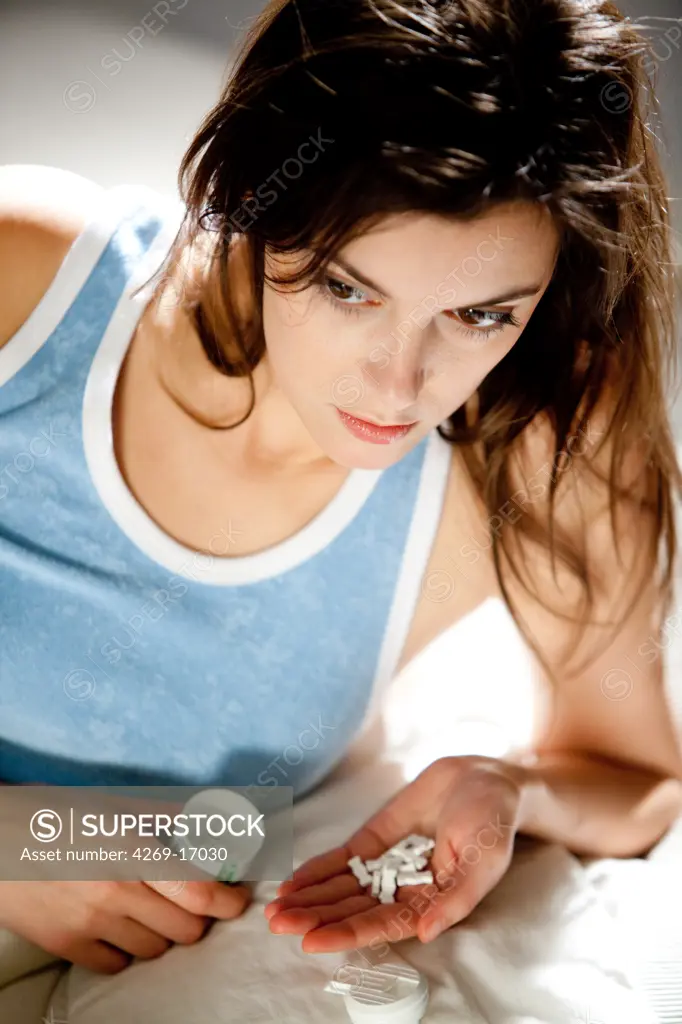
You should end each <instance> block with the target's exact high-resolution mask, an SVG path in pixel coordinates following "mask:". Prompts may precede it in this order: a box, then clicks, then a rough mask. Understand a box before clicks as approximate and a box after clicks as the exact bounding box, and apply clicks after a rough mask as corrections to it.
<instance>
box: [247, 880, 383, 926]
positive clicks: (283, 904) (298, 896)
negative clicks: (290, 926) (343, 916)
mask: <svg viewBox="0 0 682 1024" xmlns="http://www.w3.org/2000/svg"><path fill="white" fill-rule="evenodd" d="M363 892H364V890H363V888H362V886H361V885H360V883H359V882H358V880H357V878H356V877H355V875H352V874H351V873H350V872H349V873H348V874H346V875H336V877H335V878H330V879H329V880H328V881H327V882H321V883H320V884H319V885H308V886H306V888H305V889H298V890H297V891H296V892H293V893H291V894H290V895H289V896H280V897H279V898H278V899H276V900H273V901H272V902H271V903H269V904H268V907H267V909H268V911H270V910H271V908H274V910H273V911H272V913H279V912H280V911H282V910H290V909H291V908H293V907H316V906H323V905H325V904H327V903H335V902H336V901H337V900H343V899H346V897H347V896H357V895H358V894H360V893H363ZM267 916H268V917H271V916H272V914H270V913H269V914H268V915H267Z"/></svg>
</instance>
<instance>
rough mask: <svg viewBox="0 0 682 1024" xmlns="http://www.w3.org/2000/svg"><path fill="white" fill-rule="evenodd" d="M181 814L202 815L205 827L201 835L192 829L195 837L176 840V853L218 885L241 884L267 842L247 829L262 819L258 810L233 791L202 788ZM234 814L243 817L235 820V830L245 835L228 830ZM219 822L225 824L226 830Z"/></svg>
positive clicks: (190, 799)
mask: <svg viewBox="0 0 682 1024" xmlns="http://www.w3.org/2000/svg"><path fill="white" fill-rule="evenodd" d="M182 813H183V814H203V815H206V821H205V822H203V823H202V824H203V825H204V827H203V828H202V829H201V831H200V835H199V836H197V835H196V830H194V829H190V831H192V832H194V833H195V834H193V835H187V836H174V837H173V848H174V849H175V850H176V852H177V853H179V854H180V856H181V857H182V858H183V859H184V860H185V861H187V862H188V863H190V864H193V865H194V866H195V867H197V868H199V869H200V870H201V871H204V872H205V873H206V874H208V875H210V876H211V877H212V878H215V879H216V881H218V882H239V881H241V880H242V879H243V878H244V876H245V874H246V873H247V871H248V869H249V866H250V865H251V863H252V862H253V860H254V858H255V857H256V855H257V854H258V852H259V851H260V848H261V846H262V845H263V843H264V842H265V836H264V835H261V834H260V832H259V831H258V829H254V830H253V831H251V832H250V834H249V831H248V828H247V825H248V822H249V820H251V821H256V820H257V819H258V817H259V816H260V811H259V810H258V808H257V807H255V806H254V804H252V803H251V801H250V800H247V799H246V797H245V796H242V794H241V793H235V792H234V790H231V789H202V790H201V791H200V792H199V793H195V794H194V795H193V796H191V797H190V798H189V800H188V801H187V803H186V804H185V806H184V807H183V809H182ZM214 815H215V817H213V816H214ZM233 815H237V816H242V818H239V817H238V818H237V819H235V821H236V824H235V830H236V831H237V832H240V831H242V829H243V830H244V834H243V835H233V834H232V832H230V831H228V828H227V822H228V820H229V819H230V818H231V817H232V816H233ZM220 819H223V821H224V823H225V828H224V831H223V830H222V828H221V824H220ZM261 828H263V822H261ZM263 831H265V830H264V829H263Z"/></svg>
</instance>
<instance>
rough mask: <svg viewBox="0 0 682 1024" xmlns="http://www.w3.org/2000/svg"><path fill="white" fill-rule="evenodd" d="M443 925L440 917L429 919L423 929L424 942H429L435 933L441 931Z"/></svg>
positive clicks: (443, 922)
mask: <svg viewBox="0 0 682 1024" xmlns="http://www.w3.org/2000/svg"><path fill="white" fill-rule="evenodd" d="M444 927H445V921H443V919H442V918H440V917H436V918H435V919H434V920H432V921H429V923H428V925H427V926H426V930H425V931H424V942H431V941H432V939H435V938H436V936H437V935H440V933H441V932H442V931H443V928H444Z"/></svg>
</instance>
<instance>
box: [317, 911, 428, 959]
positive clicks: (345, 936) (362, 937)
mask: <svg viewBox="0 0 682 1024" xmlns="http://www.w3.org/2000/svg"><path fill="white" fill-rule="evenodd" d="M416 920H417V914H416V911H415V910H414V909H413V908H411V907H409V906H405V905H402V904H400V903H388V904H387V903H378V904H376V905H375V906H374V907H370V908H369V909H368V910H365V911H362V912H361V913H359V914H354V915H353V916H352V917H348V918H346V919H345V920H343V921H338V922H333V923H330V924H325V925H322V926H321V927H319V928H315V929H314V930H313V931H309V932H306V934H305V935H304V937H303V943H302V946H301V948H302V950H303V952H304V953H339V952H342V951H343V950H346V949H361V948H363V947H364V946H368V945H369V944H370V943H371V942H373V941H376V940H377V939H381V940H382V941H383V942H397V941H400V940H402V939H403V938H409V937H410V936H413V935H414V934H415V924H416Z"/></svg>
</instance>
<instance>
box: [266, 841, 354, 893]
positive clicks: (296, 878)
mask: <svg viewBox="0 0 682 1024" xmlns="http://www.w3.org/2000/svg"><path fill="white" fill-rule="evenodd" d="M352 856H353V854H352V853H351V852H350V850H349V848H348V847H347V846H336V847H335V848H334V849H333V850H328V851H327V852H326V853H320V854H318V855H317V856H316V857H311V858H310V860H307V861H305V863H304V864H301V866H300V867H298V868H296V870H295V871H294V873H293V874H292V876H291V878H290V879H287V880H286V881H284V882H282V883H281V884H280V886H279V887H278V889H277V895H278V896H283V895H285V894H286V895H288V894H289V893H290V892H296V891H297V890H298V889H304V888H305V887H306V886H308V885H315V884H316V883H318V882H324V881H326V880H327V879H328V878H334V877H335V876H336V875H341V874H343V873H344V872H345V871H348V861H349V860H350V858H351V857H352Z"/></svg>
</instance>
